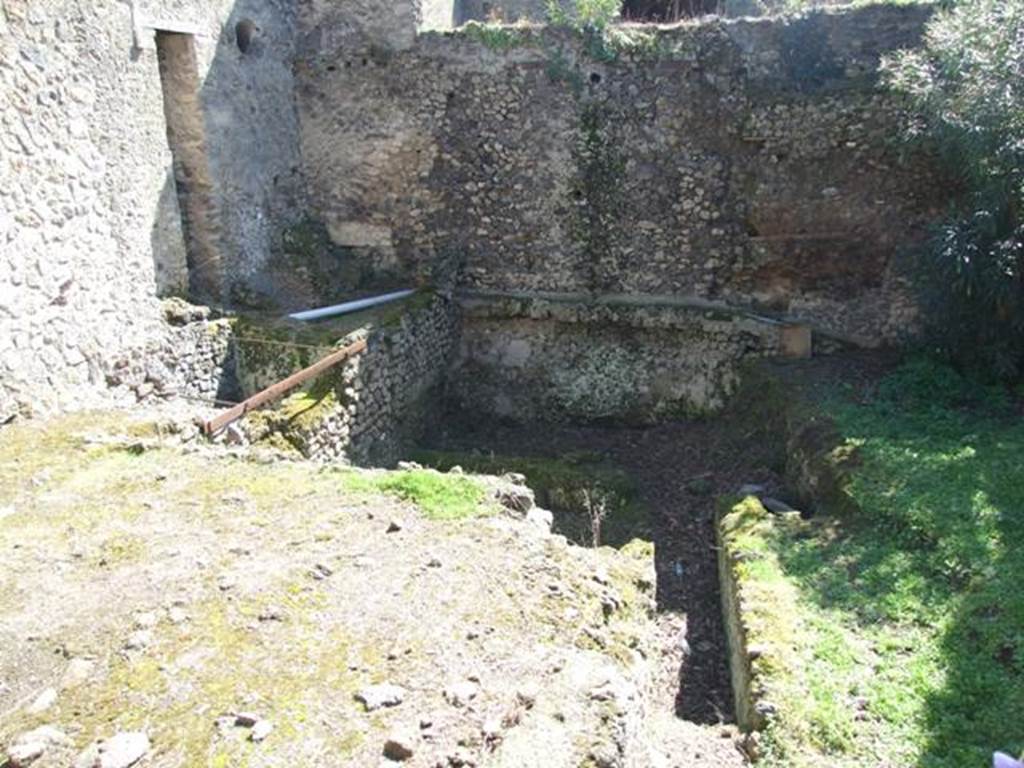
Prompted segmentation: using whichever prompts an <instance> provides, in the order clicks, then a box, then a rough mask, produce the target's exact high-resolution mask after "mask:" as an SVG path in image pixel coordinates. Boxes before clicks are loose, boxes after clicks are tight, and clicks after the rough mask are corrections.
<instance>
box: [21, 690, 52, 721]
mask: <svg viewBox="0 0 1024 768" xmlns="http://www.w3.org/2000/svg"><path fill="white" fill-rule="evenodd" d="M56 703H57V691H56V689H54V688H47V689H46V690H44V691H43V692H42V693H40V694H39V695H38V696H36V698H35V700H34V701H33V702H32V703H31V704H30V705H29V706H28V709H27V710H26V711H27V712H28V713H29V714H30V715H38V714H39V713H41V712H45V711H46V710H48V709H49V708H50V707H52V706H53V705H54V704H56Z"/></svg>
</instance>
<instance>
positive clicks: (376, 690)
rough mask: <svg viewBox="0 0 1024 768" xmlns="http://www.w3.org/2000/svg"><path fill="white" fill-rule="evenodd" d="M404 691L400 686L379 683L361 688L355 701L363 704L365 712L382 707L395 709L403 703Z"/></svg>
mask: <svg viewBox="0 0 1024 768" xmlns="http://www.w3.org/2000/svg"><path fill="white" fill-rule="evenodd" d="M405 695H406V690H405V689H404V688H402V687H401V686H400V685H392V684H391V683H381V684H380V685H370V686H367V687H366V688H363V689H362V690H361V691H359V692H358V693H357V694H356V700H357V701H360V702H362V703H363V706H364V707H365V708H366V711H367V712H373V711H374V710H377V709H380V708H382V707H397V706H398V705H399V704H401V703H402V702H403V701H405Z"/></svg>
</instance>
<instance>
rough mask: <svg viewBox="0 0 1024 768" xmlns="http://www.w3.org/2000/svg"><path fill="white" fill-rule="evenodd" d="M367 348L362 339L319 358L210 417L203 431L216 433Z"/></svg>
mask: <svg viewBox="0 0 1024 768" xmlns="http://www.w3.org/2000/svg"><path fill="white" fill-rule="evenodd" d="M365 349H366V340H365V339H360V340H359V341H357V342H355V343H354V344H349V345H348V346H347V347H342V348H341V349H339V350H336V351H334V352H332V353H331V354H329V355H327V357H325V358H323V359H321V360H318V361H317V362H315V363H313V364H312V365H311V366H309V367H308V368H303V369H302V370H301V371H299V372H298V373H293V374H292V375H291V376H289V377H288V378H287V379H284V380H283V381H279V382H277V384H271V385H270V386H269V387H267V388H266V389H264V390H262V391H260V392H257V393H256V394H255V395H253V396H252V397H250V398H248V399H246V400H243V401H242V402H241V403H239V404H238V405H236V406H234V407H232V408H229V409H228V410H226V411H224V412H223V413H221V414H218V415H217V416H216V417H214V418H212V419H210V420H209V421H204V422H203V432H204V433H206V435H207V436H208V437H212V436H213V435H216V434H217V433H218V432H220V431H221V430H222V429H224V428H225V427H226V426H227V425H228V424H231V423H232V422H235V421H238V420H239V419H240V418H242V417H243V416H245V414H247V413H249V411H254V410H256V409H257V408H259V407H260V406H261V405H266V404H267V403H270V402H273V401H274V400H277V399H278V398H280V397H284V395H285V394H287V393H288V392H289V391H290V390H292V389H295V387H297V386H299V385H300V384H304V383H305V382H307V381H309V380H310V379H315V378H316V377H317V376H319V375H320V374H321V373H323V372H324V371H326V370H329V369H330V368H333V367H334V366H336V365H337V364H338V363H340V362H342V361H344V360H347V359H348V358H350V357H352V356H353V355H358V354H359V353H360V352H362V351H363V350H365Z"/></svg>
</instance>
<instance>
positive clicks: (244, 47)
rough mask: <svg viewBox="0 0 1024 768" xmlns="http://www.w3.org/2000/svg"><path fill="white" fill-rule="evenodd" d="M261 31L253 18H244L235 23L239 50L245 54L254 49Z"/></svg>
mask: <svg viewBox="0 0 1024 768" xmlns="http://www.w3.org/2000/svg"><path fill="white" fill-rule="evenodd" d="M259 33H260V28H259V27H258V26H256V22H255V21H253V20H252V19H242V20H241V21H239V22H238V23H237V24H235V45H237V46H238V50H240V51H241V52H242V53H243V54H245V53H249V52H250V51H252V50H253V48H254V46H255V45H256V38H258V37H259Z"/></svg>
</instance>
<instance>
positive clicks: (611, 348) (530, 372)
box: [449, 297, 782, 423]
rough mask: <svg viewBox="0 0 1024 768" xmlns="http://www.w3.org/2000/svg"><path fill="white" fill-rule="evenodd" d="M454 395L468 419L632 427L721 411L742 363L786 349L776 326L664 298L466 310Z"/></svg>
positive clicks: (520, 303)
mask: <svg viewBox="0 0 1024 768" xmlns="http://www.w3.org/2000/svg"><path fill="white" fill-rule="evenodd" d="M461 304H462V310H463V319H462V335H461V343H460V346H459V354H458V356H457V358H456V360H455V362H454V364H453V368H452V371H451V374H450V382H449V393H450V398H451V401H452V403H453V405H454V407H455V409H456V410H457V411H459V412H475V413H486V414H490V415H494V416H497V417H499V418H504V419H514V420H521V421H531V420H532V421H601V420H608V421H623V422H628V423H637V422H645V421H656V420H658V419H664V418H672V417H681V416H689V415H694V414H698V413H704V412H707V411H711V410H714V409H717V408H719V407H720V406H722V405H723V404H724V401H725V398H726V397H727V396H728V395H729V394H730V393H731V392H732V391H733V389H734V388H735V385H736V383H737V380H738V371H737V367H738V364H739V363H740V361H742V360H746V359H751V358H756V357H765V356H774V355H777V354H779V352H780V341H781V331H782V326H780V325H779V324H777V323H774V322H772V321H770V320H768V319H766V318H758V317H756V316H747V315H742V314H738V313H734V312H726V311H722V310H721V309H714V308H711V307H707V306H703V307H702V306H695V305H686V304H683V303H679V302H672V301H665V302H663V303H662V304H660V305H658V304H648V305H647V306H638V305H635V304H633V303H631V302H629V301H626V300H621V301H618V302H612V301H604V302H593V301H587V300H581V299H575V300H568V299H559V300H552V299H545V300H538V299H515V298H509V299H500V300H495V299H493V298H488V297H477V298H472V299H465V300H463V301H462V303H461Z"/></svg>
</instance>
